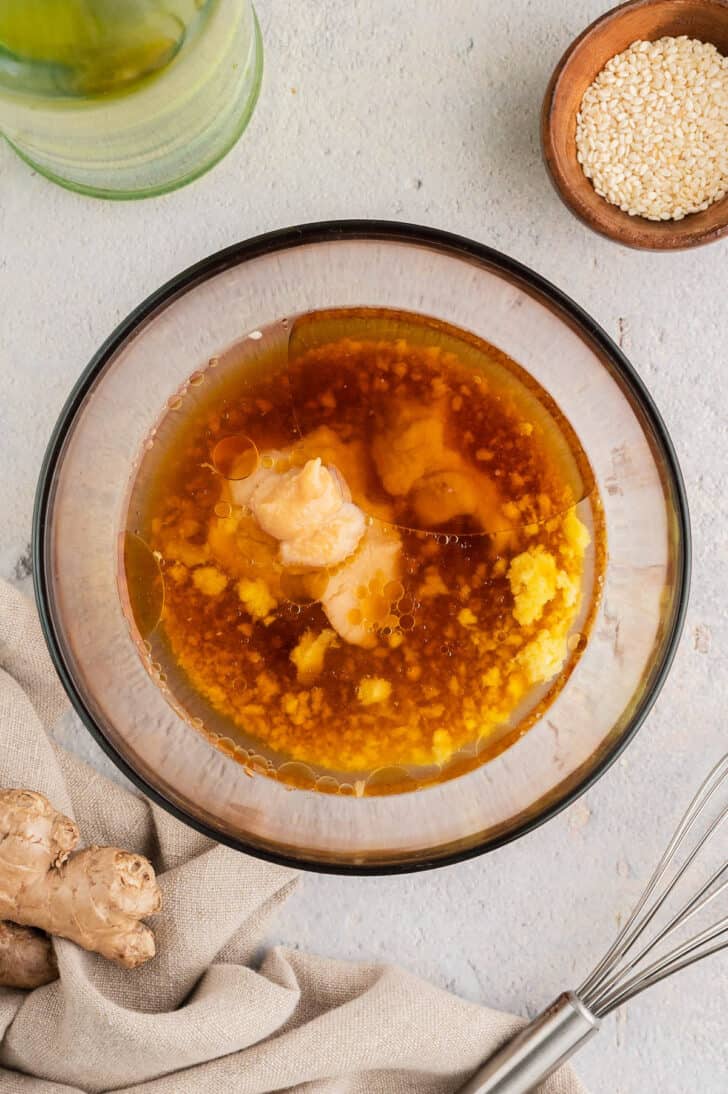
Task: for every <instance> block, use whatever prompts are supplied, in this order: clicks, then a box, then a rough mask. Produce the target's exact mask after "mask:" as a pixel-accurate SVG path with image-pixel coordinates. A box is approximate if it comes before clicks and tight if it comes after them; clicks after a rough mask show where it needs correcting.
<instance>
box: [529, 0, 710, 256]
mask: <svg viewBox="0 0 728 1094" xmlns="http://www.w3.org/2000/svg"><path fill="white" fill-rule="evenodd" d="M716 51H717V52H716ZM726 58H728V0H630V2H628V3H626V4H622V5H621V6H620V7H618V8H615V9H613V10H612V11H610V12H607V13H606V14H605V15H603V16H602V17H601V18H600V19H598V20H597V21H596V22H595V23H592V25H591V26H590V27H588V28H587V29H586V30H585V31H584V33H583V34H582V35H581V36H580V37H579V38H577V39H576V41H575V42H574V43H573V44H572V45H571V46H570V48H569V49H568V50H567V52H566V53H565V55H564V56H563V57H562V59H561V61H560V62H559V64H558V66H557V68H556V71H555V72H554V74H553V76H552V78H551V82H550V84H549V87H548V90H547V92H546V97H545V100H544V106H543V116H542V141H543V151H544V158H545V161H546V165H547V167H548V170H549V172H550V174H551V177H552V180H553V182H554V184H555V186H556V189H557V191H558V193H559V195H560V196H561V198H562V199H563V201H564V202H565V203H566V205H567V206H568V207H569V208H570V209H571V211H572V212H574V213H575V214H576V215H577V216H578V217H580V218H581V219H582V220H583V221H585V223H586V224H588V225H589V227H591V228H593V229H594V230H595V231H597V232H601V233H602V234H603V235H606V236H608V237H609V238H610V239H613V240H616V241H617V242H619V243H623V244H625V245H626V246H630V247H639V248H645V249H651V250H675V249H680V248H685V247H693V246H697V245H698V244H701V243H708V242H711V241H712V240H716V239H718V238H720V237H721V236H723V235H725V234H728V195H726V193H725V189H726V186H725V180H726V177H727V176H726V172H727V171H728V144H727V143H726V142H728V96H727V93H726V87H727V86H728V60H727V59H726ZM580 161H581V162H580ZM588 176H589V177H588ZM598 190H599V191H601V193H599V192H597V191H598Z"/></svg>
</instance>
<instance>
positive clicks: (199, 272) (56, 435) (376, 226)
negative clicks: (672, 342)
mask: <svg viewBox="0 0 728 1094" xmlns="http://www.w3.org/2000/svg"><path fill="white" fill-rule="evenodd" d="M345 239H361V240H367V239H369V240H371V239H380V240H388V241H390V242H395V243H397V242H399V243H413V244H420V245H424V246H428V247H431V248H433V249H435V250H438V251H443V252H446V253H448V254H451V255H454V256H456V257H459V258H464V259H467V260H469V261H474V262H477V263H478V264H480V265H482V266H485V267H486V268H488V269H495V270H496V271H501V272H504V273H507V274H509V275H510V276H511V277H513V278H514V279H515V280H516V281H518V282H520V283H521V284H522V285H523V286H524V287H526V288H527V289H528V290H530V292H531V293H532V294H535V295H536V296H537V297H538V298H540V299H542V300H545V301H546V302H547V303H548V304H550V305H551V307H552V308H555V310H557V311H558V312H559V314H560V315H561V316H562V317H563V318H565V319H566V320H567V321H570V322H571V323H572V324H574V323H575V324H576V326H577V328H578V330H579V331H580V332H581V333H582V334H584V335H586V336H587V338H588V340H589V341H591V342H592V344H594V345H595V346H596V347H597V348H598V349H599V350H600V351H601V353H602V354H603V355H605V356H606V357H607V358H608V359H609V361H610V362H611V364H612V365H613V366H614V367H615V369H616V370H617V372H618V373H619V375H620V376H621V378H622V380H623V381H624V382H625V383H626V386H627V388H628V389H629V391H630V393H631V395H632V396H633V397H634V399H635V401H636V402H637V404H638V406H639V407H640V409H641V411H642V413H643V414H644V416H645V418H646V419H647V422H648V423H649V426H650V428H651V430H652V431H653V434H654V436H655V438H656V439H657V441H658V443H659V445H660V449H661V453H660V454H661V456H662V458H663V460H664V466H665V469H666V471H667V475H668V478H669V483H670V486H671V487H672V491H673V494H674V503H675V510H676V518H677V522H678V530H679V545H680V547H681V551H680V553H679V557H678V558H677V560H676V574H675V585H676V598H675V606H674V609H673V613H672V618H671V619H670V620H669V626H668V627H667V629H666V634H665V638H664V640H663V647H662V655H661V657H660V660H659V662H658V663H657V664H656V666H655V667H654V669H653V680H652V684H651V686H650V688H649V689H648V691H647V692H646V693H645V695H644V696H643V697H642V699H641V701H640V703H639V705H638V706H637V708H636V710H635V712H634V714H633V715H632V718H631V720H630V723H629V725H628V726H627V728H626V729H625V730H624V731H623V733H622V734H621V735H620V737H619V739H618V740H616V741H615V742H614V743H613V744H612V745H611V747H609V748H607V749H606V750H605V752H604V754H603V755H602V756H601V757H600V759H599V761H598V762H597V764H596V765H595V767H594V768H593V769H592V770H590V771H588V772H587V774H586V775H585V777H584V778H583V779H582V780H581V781H579V782H578V784H577V785H576V786H574V787H571V788H570V789H568V790H567V791H566V792H565V793H563V794H562V795H561V796H558V797H556V798H555V799H554V800H553V801H549V802H548V804H547V805H546V807H545V808H544V809H543V810H542V811H541V812H539V813H538V814H537V815H536V816H531V817H528V818H526V819H525V820H524V821H523V822H522V823H520V824H517V825H516V826H515V827H514V828H512V829H510V830H508V831H507V832H503V833H499V834H497V835H495V836H492V837H490V838H486V839H484V840H482V841H481V842H479V843H475V844H473V845H470V846H468V847H465V848H461V849H456V850H445V851H444V852H443V853H441V854H438V853H437V852H436V850H433V851H430V852H426V853H425V854H423V856H422V858H420V859H417V860H411V861H410V860H408V859H403V860H401V861H393V862H390V863H373V864H371V865H370V864H367V863H354V862H351V863H348V862H327V861H325V860H324V859H307V858H305V857H297V856H296V855H293V854H290V853H285V852H284V851H276V850H272V849H270V848H268V847H265V846H263V847H260V846H257V845H256V844H249V843H246V842H245V841H243V840H239V839H236V838H234V837H232V836H230V835H228V834H226V833H224V832H219V831H217V830H216V829H215V828H214V827H212V826H210V825H207V824H205V823H203V822H202V821H200V820H197V819H196V818H194V817H191V816H189V815H188V814H187V813H186V812H185V811H184V810H183V809H181V808H180V807H179V806H178V805H176V804H174V803H173V802H171V801H169V800H168V799H167V798H166V797H165V796H164V795H163V794H162V793H161V792H160V791H159V790H157V789H156V788H155V787H153V786H151V785H150V784H149V783H148V782H147V781H146V780H145V779H144V778H142V776H140V775H139V774H138V773H137V772H136V771H135V770H134V769H133V768H132V767H130V765H129V764H128V763H127V761H126V760H125V759H124V758H123V757H122V756H121V755H120V754H119V753H118V752H117V751H116V749H115V748H114V747H113V745H112V744H111V742H110V741H109V740H108V739H107V738H106V736H105V735H104V732H103V730H102V728H101V726H100V725H99V724H98V723H97V722H96V721H95V720H94V718H93V717H92V715H91V713H90V711H89V710H88V708H87V707H86V704H85V702H84V700H83V697H82V695H81V693H80V691H79V690H78V688H77V686H76V681H75V679H74V677H73V675H72V673H71V672H70V671H69V668H68V666H67V665H66V662H65V659H64V656H63V650H62V644H61V642H60V641H59V638H58V636H57V634H56V632H55V628H54V623H53V618H52V612H51V606H50V598H49V592H48V584H47V580H46V577H47V575H46V568H45V546H46V529H47V525H48V518H49V504H50V501H51V498H52V492H53V481H54V477H55V472H56V468H57V465H58V462H59V459H60V457H61V455H62V452H63V448H64V444H65V440H66V436H67V434H68V431H69V429H70V428H71V426H72V424H73V422H74V420H75V417H76V414H77V412H78V410H79V408H80V407H81V405H82V403H83V400H84V398H85V396H86V394H87V392H88V390H89V388H90V387H91V385H92V384H93V382H94V381H95V379H96V377H97V376H98V375H99V373H100V372H101V371H102V370H103V368H104V366H105V365H106V363H107V362H108V361H109V359H110V358H111V357H112V355H113V354H114V353H115V352H116V350H117V349H118V348H119V347H120V346H121V345H122V344H123V342H124V341H125V340H126V339H127V338H128V336H129V335H130V334H131V333H132V332H133V331H134V330H135V329H136V328H137V327H138V325H139V324H140V323H141V322H143V321H144V320H145V319H147V318H148V317H149V316H151V315H152V314H153V313H154V312H155V311H156V310H157V309H159V308H160V307H161V306H162V305H165V304H167V303H169V302H170V301H171V300H173V299H174V298H175V297H177V296H180V295H181V294H182V293H184V292H186V291H187V290H189V289H190V288H192V287H193V286H195V285H196V284H199V283H200V282H202V281H205V280H207V279H208V278H209V277H211V276H214V275H215V274H218V273H220V272H222V271H223V270H226V269H229V268H230V267H232V266H237V265H239V264H241V263H242V262H246V261H248V260H250V259H253V258H257V257H260V256H261V255H264V254H269V253H271V252H273V251H281V250H287V249H289V248H291V247H298V246H301V245H303V244H315V243H325V242H331V241H337V240H345ZM32 542H33V551H32V557H33V584H34V589H35V596H36V601H37V605H38V611H39V614H40V620H41V626H42V628H43V634H44V636H45V640H46V644H47V645H48V649H49V651H50V654H51V658H52V660H53V663H54V665H55V668H56V671H57V672H58V675H59V677H60V679H61V682H62V684H63V686H64V688H65V690H66V692H67V694H68V696H69V698H70V700H71V703H72V704H73V706H74V708H75V710H76V712H77V714H78V715H79V717H80V718H81V721H82V722H83V723H84V725H85V726H86V728H87V729H88V730H89V731H90V733H91V735H92V736H93V737H94V739H95V740H96V742H97V744H98V745H99V746H100V747H101V748H102V749H103V751H104V752H105V753H106V755H107V756H109V757H110V759H111V760H112V761H113V762H114V764H115V765H116V767H117V768H118V769H119V770H120V771H121V772H122V774H124V775H125V776H126V777H127V778H128V779H129V780H130V781H131V782H132V783H134V784H135V785H136V786H137V787H138V789H139V790H141V791H142V793H143V794H144V795H146V796H147V797H148V798H151V799H152V801H154V802H156V803H157V804H158V805H160V806H161V807H162V808H163V809H166V810H167V812H169V813H171V814H172V815H173V816H174V817H176V818H177V819H178V820H180V821H182V822H183V823H184V824H187V825H189V826H190V827H192V828H194V829H196V830H197V831H198V832H201V833H202V834H203V835H205V836H208V837H209V838H210V839H212V840H215V841H217V842H219V843H223V844H226V845H227V846H229V847H232V848H233V849H234V850H237V851H242V852H245V853H246V854H250V855H253V856H255V857H256V858H261V859H265V860H266V861H268V862H274V863H277V864H279V865H282V866H290V867H293V868H294V869H307V870H311V871H314V872H318V873H329V874H345V875H385V874H402V873H413V872H416V871H420V870H427V869H432V868H435V867H440V866H448V865H452V864H453V863H456V862H462V861H465V860H467V859H470V858H474V857H476V856H477V855H481V854H484V853H486V852H488V851H493V850H495V849H496V848H498V847H502V846H504V845H505V844H507V843H510V842H511V841H513V840H516V839H518V838H520V837H521V836H524V835H526V834H527V833H528V832H531V831H533V830H534V829H536V828H538V827H540V825H542V824H544V823H545V822H546V821H547V820H550V819H551V818H552V817H554V816H556V814H557V813H560V812H561V811H562V809H565V808H566V807H567V806H568V805H571V804H572V803H573V802H574V801H576V799H577V798H579V797H580V796H581V795H582V794H583V793H585V792H586V791H587V790H588V789H589V787H591V786H592V785H593V784H594V783H595V782H596V781H597V780H598V779H599V778H601V776H602V775H603V774H604V773H605V771H607V769H608V768H609V767H611V765H612V764H613V763H614V761H615V760H616V759H617V757H618V756H619V755H620V754H621V753H622V751H623V749H624V748H626V746H627V745H628V744H629V742H630V741H631V740H632V738H633V737H634V735H635V734H636V732H637V730H638V729H639V728H640V726H641V725H642V723H643V722H644V720H645V718H646V717H647V715H648V713H649V712H650V710H651V708H652V706H653V704H654V702H655V700H656V698H657V696H658V694H659V692H660V690H661V688H662V685H663V684H664V682H665V679H666V678H667V674H668V672H669V670H670V666H671V664H672V661H673V658H674V656H675V651H676V649H677V645H678V642H679V639H680V635H681V633H682V628H683V624H684V621H685V613H686V610H687V603H688V592H689V587H690V562H691V538H690V518H689V514H688V504H687V496H686V491H685V485H684V482H683V478H682V473H681V471H680V466H679V464H678V461H677V456H676V454H675V450H674V447H673V444H672V441H671V440H670V436H669V434H668V432H667V429H666V427H665V424H664V422H663V420H662V417H661V415H660V412H659V411H658V409H657V407H656V405H655V403H654V400H653V399H652V396H651V395H650V393H649V392H648V390H647V388H646V387H645V385H644V384H643V382H642V380H641V379H640V377H639V376H638V374H637V372H636V371H635V369H634V368H633V366H632V365H631V364H630V363H629V361H628V360H627V358H626V357H625V355H624V354H623V353H622V351H621V350H620V349H619V347H618V346H617V345H616V344H615V343H614V342H613V341H612V339H611V338H610V337H609V335H608V334H607V333H606V331H604V330H603V329H602V328H601V327H600V326H599V324H598V323H596V322H595V321H594V320H593V319H592V318H591V317H590V316H589V315H588V314H587V313H586V312H585V311H584V310H583V309H582V308H581V307H580V306H579V305H578V304H576V303H575V302H574V301H573V300H572V299H571V298H570V297H568V296H567V295H566V294H565V293H563V292H561V290H560V289H557V288H556V287H555V286H554V285H552V284H551V283H550V282H549V281H547V280H546V279H545V278H543V277H541V276H540V275H539V274H537V273H534V272H533V271H532V270H531V269H529V268H528V267H527V266H524V265H522V264H521V263H520V262H517V261H516V260H515V259H512V258H509V257H508V256H507V255H504V254H502V253H501V252H500V251H497V250H494V249H493V248H492V247H488V246H486V245H485V244H482V243H476V242H474V241H473V240H470V239H467V238H465V237H464V236H459V235H454V234H452V233H450V232H443V231H439V230H438V229H435V228H428V227H423V226H420V225H416V224H407V223H399V222H396V221H383V220H342V221H322V222H318V223H312V224H304V225H300V226H297V227H292V228H283V229H280V230H278V231H275V232H268V233H266V234H265V235H260V236H256V237H254V238H253V239H249V240H246V241H244V242H241V243H236V244H233V245H232V246H231V247H226V248H225V249H224V250H221V251H218V252H217V253H215V254H213V255H210V256H208V257H207V258H204V259H202V261H201V262H197V263H195V264H194V265H193V266H190V267H189V268H188V269H186V270H184V271H183V272H182V273H180V274H178V275H177V276H176V277H173V278H172V280H171V281H168V282H167V283H166V284H165V285H163V286H162V287H161V288H160V289H157V291H156V292H154V293H152V294H151V296H148V297H147V299H146V300H145V301H143V303H141V304H140V305H139V306H138V307H136V308H135V309H134V310H133V311H132V312H131V313H130V314H129V315H128V316H127V318H126V319H124V320H123V321H122V322H121V323H120V324H119V326H118V327H117V328H116V330H115V331H114V332H113V333H112V334H111V335H110V337H109V338H107V340H106V341H105V342H104V343H103V345H102V346H101V347H100V348H99V350H98V351H97V352H96V353H95V354H94V356H93V357H92V359H91V361H90V362H89V364H88V365H87V366H86V368H85V369H84V371H83V373H82V374H81V376H80V377H79V379H78V381H77V382H76V384H75V386H74V387H73V389H72V391H71V393H70V395H69V397H68V399H67V401H66V403H65V405H64V407H63V409H62V411H61V414H60V416H59V418H58V421H57V423H56V425H55V428H54V430H53V433H52V434H51V438H50V441H49V443H48V448H47V450H46V453H45V457H44V459H43V464H42V467H41V471H40V476H39V480H38V487H37V491H36V497H35V507H34V511H33V539H32ZM450 846H452V845H450Z"/></svg>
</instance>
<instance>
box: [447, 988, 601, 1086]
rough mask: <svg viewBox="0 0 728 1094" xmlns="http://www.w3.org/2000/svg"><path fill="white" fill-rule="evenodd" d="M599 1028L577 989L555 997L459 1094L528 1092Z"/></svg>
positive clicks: (596, 1019)
mask: <svg viewBox="0 0 728 1094" xmlns="http://www.w3.org/2000/svg"><path fill="white" fill-rule="evenodd" d="M598 1029H599V1019H598V1018H597V1017H596V1015H595V1014H592V1012H591V1011H590V1010H589V1009H588V1008H587V1007H585V1006H584V1004H583V1003H582V1002H581V1000H580V999H579V997H578V996H577V995H575V994H574V992H572V991H569V992H565V993H564V994H563V995H560V996H559V997H558V999H555V1000H554V1002H553V1003H552V1004H551V1006H550V1007H547V1008H546V1010H545V1011H543V1013H542V1014H539V1016H538V1018H534V1020H533V1021H532V1022H530V1023H529V1024H528V1025H527V1026H526V1027H525V1028H524V1029H522V1030H521V1032H520V1033H517V1034H516V1036H515V1037H514V1038H513V1040H512V1041H508V1042H507V1044H505V1045H504V1046H503V1048H501V1049H499V1050H498V1052H496V1054H495V1055H494V1056H491V1058H490V1059H489V1060H488V1061H487V1062H486V1063H485V1064H484V1065H483V1067H482V1068H481V1069H480V1071H478V1072H477V1074H475V1075H474V1076H473V1077H472V1079H471V1080H470V1082H467V1083H466V1084H465V1086H464V1087H462V1089H461V1090H460V1094H528V1092H529V1091H532V1090H535V1089H536V1087H537V1086H538V1085H539V1084H540V1083H542V1082H543V1081H544V1079H547V1078H548V1077H549V1075H550V1074H551V1073H552V1072H553V1071H556V1069H557V1068H558V1067H561V1065H562V1064H563V1063H565V1062H566V1061H567V1060H568V1059H569V1057H570V1056H572V1055H573V1053H574V1052H576V1050H577V1049H578V1048H579V1047H580V1046H581V1045H582V1044H583V1043H584V1042H585V1041H587V1040H588V1039H589V1038H590V1037H591V1036H592V1035H593V1034H595V1033H596V1032H597V1030H598Z"/></svg>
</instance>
